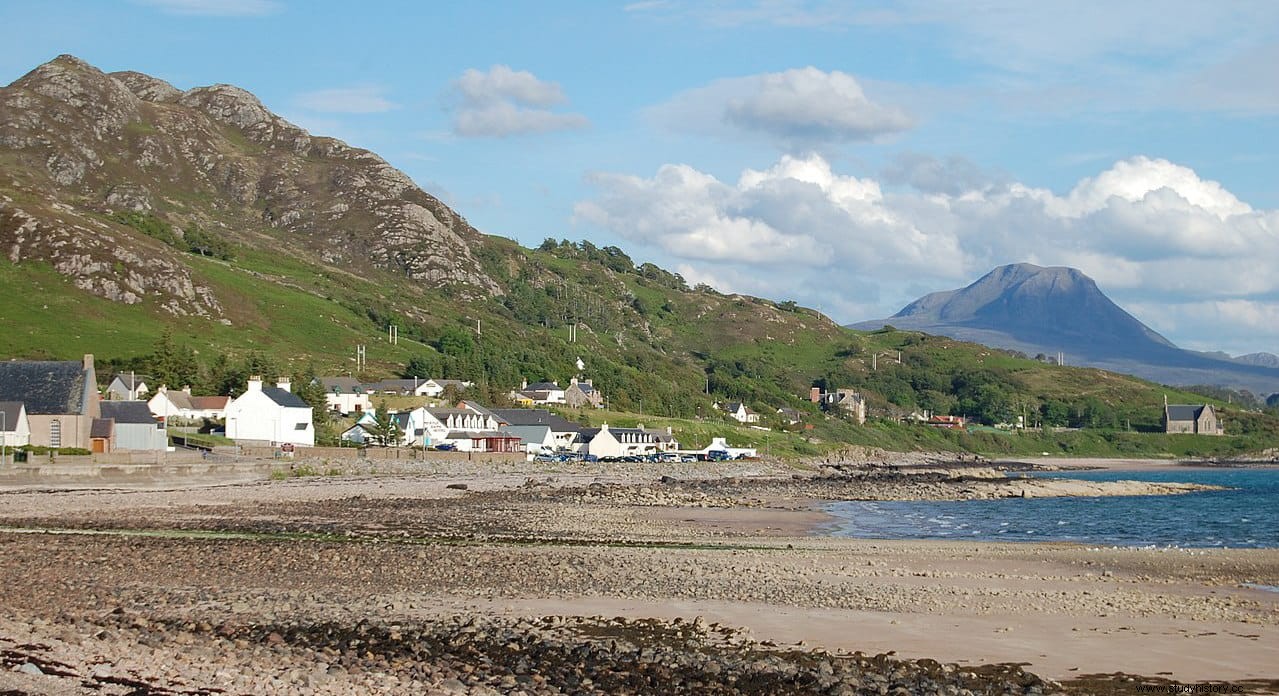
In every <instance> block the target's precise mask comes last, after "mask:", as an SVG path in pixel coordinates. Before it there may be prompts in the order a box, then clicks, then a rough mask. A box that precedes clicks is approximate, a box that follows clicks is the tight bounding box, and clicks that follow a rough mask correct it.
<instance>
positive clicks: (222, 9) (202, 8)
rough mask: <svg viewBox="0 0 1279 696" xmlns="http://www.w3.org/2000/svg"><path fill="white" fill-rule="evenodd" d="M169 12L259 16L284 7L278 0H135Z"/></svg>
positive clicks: (222, 15) (219, 15)
mask: <svg viewBox="0 0 1279 696" xmlns="http://www.w3.org/2000/svg"><path fill="white" fill-rule="evenodd" d="M134 1H135V2H138V3H141V4H143V5H150V6H151V7H154V8H157V9H159V10H160V11H162V12H165V13H167V14H178V15H204V16H210V17H257V16H262V15H270V14H275V13H277V12H280V11H281V10H283V9H284V6H283V5H281V4H280V3H279V2H277V1H276V0H134Z"/></svg>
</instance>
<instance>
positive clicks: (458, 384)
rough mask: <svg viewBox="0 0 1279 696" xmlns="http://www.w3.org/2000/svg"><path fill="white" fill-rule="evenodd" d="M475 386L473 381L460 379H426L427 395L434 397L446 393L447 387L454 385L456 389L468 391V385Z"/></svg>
mask: <svg viewBox="0 0 1279 696" xmlns="http://www.w3.org/2000/svg"><path fill="white" fill-rule="evenodd" d="M473 386H475V385H474V383H473V382H464V381H462V380H460V379H428V380H426V389H425V394H426V396H429V397H431V398H432V399H434V398H437V397H439V396H440V395H441V394H443V393H444V390H445V389H448V388H449V387H453V389H454V390H456V391H459V392H460V391H466V389H467V388H468V387H473Z"/></svg>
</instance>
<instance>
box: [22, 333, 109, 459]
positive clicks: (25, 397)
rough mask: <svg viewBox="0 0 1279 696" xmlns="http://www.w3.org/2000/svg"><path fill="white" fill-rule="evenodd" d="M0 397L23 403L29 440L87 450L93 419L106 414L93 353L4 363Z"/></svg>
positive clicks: (39, 445)
mask: <svg viewBox="0 0 1279 696" xmlns="http://www.w3.org/2000/svg"><path fill="white" fill-rule="evenodd" d="M0 401H3V402H12V401H18V402H22V404H24V406H25V410H26V414H27V425H28V427H29V429H30V442H29V444H31V445H35V446H37V447H53V448H61V447H77V448H80V449H86V450H87V449H89V447H90V445H91V442H90V431H91V429H92V427H93V420H94V419H95V418H100V417H101V416H102V410H101V398H100V397H99V396H98V385H97V377H96V376H95V373H94V369H93V356H92V355H85V356H84V360H83V361H80V362H77V361H74V360H69V361H62V360H57V361H46V360H11V361H8V362H0ZM6 425H7V424H6Z"/></svg>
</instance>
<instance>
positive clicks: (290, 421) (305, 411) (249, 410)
mask: <svg viewBox="0 0 1279 696" xmlns="http://www.w3.org/2000/svg"><path fill="white" fill-rule="evenodd" d="M311 417H312V414H311V407H310V406H308V405H307V404H306V402H305V401H303V400H302V399H300V398H298V395H297V394H294V393H293V392H291V391H289V382H288V380H281V381H280V382H278V383H277V384H276V386H274V387H264V386H262V378H261V377H258V376H253V377H250V378H249V388H248V389H246V390H245V392H244V393H243V394H241V395H239V396H237V397H235V398H234V399H232V400H231V403H229V404H227V408H226V436H227V437H229V438H231V439H232V440H236V441H240V442H250V443H270V444H273V445H274V444H284V443H289V444H294V445H301V446H304V447H314V446H315V428H314V427H312V426H311Z"/></svg>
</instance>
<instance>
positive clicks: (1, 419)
mask: <svg viewBox="0 0 1279 696" xmlns="http://www.w3.org/2000/svg"><path fill="white" fill-rule="evenodd" d="M0 443H3V444H4V446H5V447H10V448H12V447H25V446H26V445H29V444H31V423H30V422H29V421H28V420H27V407H26V404H24V403H22V402H21V401H0ZM2 463H3V462H0V464H2Z"/></svg>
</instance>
